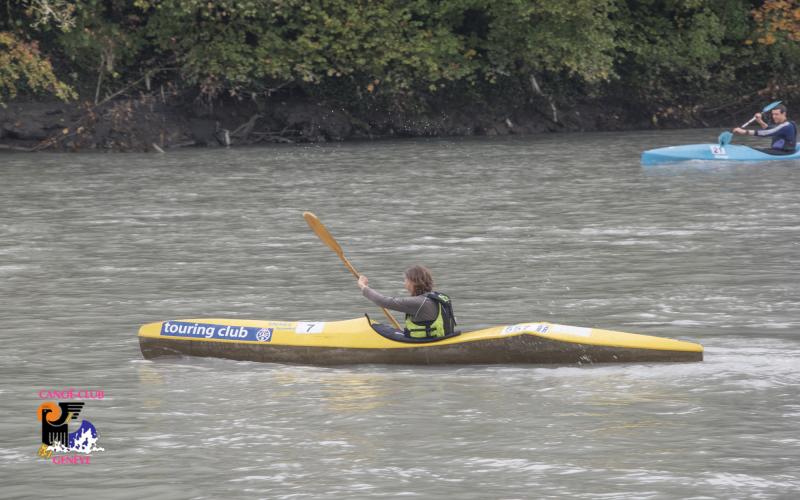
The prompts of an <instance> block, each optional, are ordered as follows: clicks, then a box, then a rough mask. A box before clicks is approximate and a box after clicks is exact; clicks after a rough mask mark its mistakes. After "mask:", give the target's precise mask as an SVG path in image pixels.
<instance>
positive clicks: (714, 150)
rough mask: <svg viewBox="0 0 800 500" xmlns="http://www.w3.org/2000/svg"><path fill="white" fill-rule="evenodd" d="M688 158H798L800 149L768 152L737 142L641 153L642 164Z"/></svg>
mask: <svg viewBox="0 0 800 500" xmlns="http://www.w3.org/2000/svg"><path fill="white" fill-rule="evenodd" d="M688 160H700V161H709V160H722V161H766V160H783V161H786V160H800V149H798V150H795V152H794V153H789V154H770V153H765V152H764V151H762V150H760V149H755V148H751V147H750V146H742V145H739V144H726V145H725V146H720V145H719V144H687V145H684V146H669V147H666V148H658V149H650V150H648V151H645V152H643V153H642V165H643V166H649V165H660V164H662V163H673V162H679V161H688Z"/></svg>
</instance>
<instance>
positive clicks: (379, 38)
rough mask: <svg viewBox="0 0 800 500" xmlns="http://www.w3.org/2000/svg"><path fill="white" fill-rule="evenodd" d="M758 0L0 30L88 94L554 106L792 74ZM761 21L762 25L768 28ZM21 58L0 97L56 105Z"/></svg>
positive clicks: (251, 7)
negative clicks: (471, 98)
mask: <svg viewBox="0 0 800 500" xmlns="http://www.w3.org/2000/svg"><path fill="white" fill-rule="evenodd" d="M761 3H763V2H755V1H753V2H749V1H745V0H572V1H571V2H564V1H563V0H436V1H434V0H403V1H400V0H386V1H375V0H134V1H133V2H131V1H125V0H22V1H21V2H11V1H10V0H6V10H7V11H8V12H9V14H10V15H9V16H7V17H8V20H6V21H0V30H3V29H5V30H6V31H7V32H8V33H10V35H8V36H11V37H12V39H13V40H16V42H14V43H16V44H17V48H18V50H17V52H15V54H17V57H19V54H21V53H22V52H20V50H22V49H20V47H26V49H25V50H27V53H30V54H34V55H35V57H39V58H40V59H41V60H42V61H46V60H47V57H45V56H44V55H43V54H49V55H50V57H51V58H55V59H52V60H55V61H57V62H58V64H56V65H55V66H56V68H57V70H59V71H64V72H65V73H75V74H77V75H78V78H79V79H80V80H81V81H83V82H84V85H83V87H82V88H85V89H92V90H94V89H95V88H98V87H100V85H101V82H102V83H103V84H104V85H107V86H109V87H113V88H115V89H116V88H122V87H124V86H126V85H129V84H131V83H132V82H136V81H138V80H140V79H142V77H143V76H144V75H148V77H150V76H152V75H156V76H155V77H156V78H160V79H161V80H162V82H163V81H169V82H170V83H172V84H174V85H175V86H176V87H177V88H179V89H184V90H194V91H197V92H198V93H199V94H200V95H203V96H206V97H209V98H213V97H217V96H220V95H234V96H242V95H247V94H250V93H268V92H270V91H271V90H272V89H276V88H292V89H294V90H297V91H300V92H304V93H306V94H314V95H321V96H324V95H326V93H331V94H336V95H337V96H344V98H347V99H351V100H352V99H358V100H364V99H368V98H370V96H372V97H375V98H389V99H396V100H404V99H406V100H409V99H410V100H414V99H431V98H432V99H437V98H441V97H445V96H451V94H452V93H454V92H462V93H469V94H470V95H475V93H477V94H480V95H489V94H491V93H492V92H495V91H496V90H497V89H499V88H501V87H502V88H503V89H507V88H508V86H509V85H516V87H517V88H518V89H520V90H521V91H523V92H527V93H531V92H534V91H535V90H534V89H533V88H532V84H531V81H532V80H531V77H534V78H535V80H536V82H538V83H540V84H541V86H542V89H543V90H544V91H545V92H546V93H548V94H551V95H555V96H556V97H558V96H567V95H573V96H574V95H577V94H579V93H582V92H588V91H593V92H598V91H602V89H609V88H617V89H622V92H624V95H625V96H626V97H627V98H629V99H630V100H631V101H632V102H638V103H644V102H650V103H669V102H672V101H676V100H692V99H699V98H701V97H703V96H706V95H709V94H713V93H716V94H722V93H726V92H731V91H734V90H733V89H735V84H737V83H739V84H740V85H741V83H742V82H746V84H747V85H748V88H750V89H751V91H752V90H757V89H758V88H759V85H763V84H764V80H771V79H772V78H773V77H774V76H775V75H776V74H780V73H782V71H781V70H782V68H784V67H788V68H792V69H793V68H795V67H796V65H797V63H798V62H800V53H798V52H799V51H800V49H798V44H797V43H792V44H790V43H773V44H759V43H755V44H753V43H751V44H747V43H746V41H747V40H749V39H751V38H753V39H755V38H756V37H757V36H759V35H758V33H762V34H763V33H764V27H763V26H759V25H758V23H759V18H758V14H754V12H755V13H758V12H761V11H763V9H761V11H759V10H758V9H756V8H755V7H756V6H757V5H760V4H761ZM772 4H775V5H783V4H782V3H780V2H777V1H775V2H772ZM48 9H49V10H48ZM784 10H785V9H784ZM773 11H775V9H773ZM773 11H769V12H768V13H767V14H769V15H767V14H764V15H763V16H762V18H763V19H774V18H775V16H774V15H773V14H772V12H773ZM786 12H789V11H786ZM778 13H779V14H783V11H778ZM790 14H792V15H794V14H793V11H792V12H790ZM754 16H755V18H754ZM784 17H785V16H784ZM781 19H783V18H781ZM787 19H788V18H787ZM764 22H765V21H764ZM787 22H788V21H787ZM788 26H789V28H787V30H788V29H790V28H791V29H794V28H792V26H793V25H788ZM773 31H774V30H773ZM23 32H24V34H22V33H23ZM784 32H786V30H784V31H781V33H784ZM12 33H13V34H12ZM792 33H793V32H792ZM762 38H763V37H762ZM33 41H38V42H39V47H41V52H38V51H37V50H35V49H36V45H35V44H33V43H32V42H33ZM9 43H10V42H6V45H7V46H9V45H8V44H9ZM20 43H22V44H23V45H19V44H20ZM6 57H7V56H6ZM21 60H22V59H17V60H16V61H17V62H15V63H14V64H16V66H14V67H13V68H12V66H11V65H10V64H9V65H8V69H4V72H3V73H0V75H2V77H1V78H3V80H0V86H2V87H0V88H3V89H5V90H4V92H5V94H6V95H7V96H10V95H11V92H12V91H11V90H10V89H12V88H13V89H15V90H14V92H16V89H18V88H26V89H27V90H30V91H38V92H41V91H48V92H53V93H58V92H61V95H66V94H65V93H64V88H63V87H59V86H58V85H56V84H55V83H53V82H54V81H56V82H57V79H55V77H54V76H53V77H52V78H53V79H54V80H53V81H49V83H47V84H42V83H41V82H43V81H44V80H41V79H37V78H35V77H34V78H29V77H28V76H26V75H27V74H28V73H30V74H31V75H33V74H34V73H36V71H39V72H40V73H42V74H44V73H43V72H45V70H44V67H43V66H25V67H26V68H28V69H25V70H23V69H21V68H22V67H21V66H20V64H21V63H20V61H21ZM34 68H38V69H34ZM754 69H757V71H754ZM165 70H169V71H165ZM50 71H51V74H52V70H50ZM147 81H148V82H149V81H150V79H149V78H148V80H147ZM15 82H28V83H27V84H24V85H22V87H19V86H18V85H16V83H15ZM501 82H502V85H500V84H501ZM513 82H516V83H513ZM3 85H4V86H3ZM59 89H60V90H59ZM111 90H112V89H111V88H109V90H108V92H109V93H110V92H111Z"/></svg>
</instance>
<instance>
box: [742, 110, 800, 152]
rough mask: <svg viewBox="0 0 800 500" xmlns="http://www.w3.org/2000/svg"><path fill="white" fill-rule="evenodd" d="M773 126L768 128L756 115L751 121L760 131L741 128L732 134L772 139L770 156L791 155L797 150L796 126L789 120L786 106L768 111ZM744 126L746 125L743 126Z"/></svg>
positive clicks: (758, 114) (759, 116) (759, 114)
mask: <svg viewBox="0 0 800 500" xmlns="http://www.w3.org/2000/svg"><path fill="white" fill-rule="evenodd" d="M770 114H771V117H772V123H773V126H772V127H770V126H769V125H768V124H767V122H765V121H764V119H763V118H762V116H761V113H760V112H759V113H756V114H755V116H753V120H750V122H748V124H749V123H751V122H752V121H756V122H757V123H758V124H759V125H760V126H761V130H748V129H746V128H743V127H736V128H735V129H733V133H734V134H739V135H754V136H758V137H772V145H771V146H770V149H769V151H768V152H769V153H771V154H791V153H794V152H795V150H796V149H797V124H795V123H794V122H793V121H791V120H789V117H788V114H787V110H786V106H784V105H783V104H778V105H777V106H775V107H774V108H772V110H770ZM745 126H746V125H745Z"/></svg>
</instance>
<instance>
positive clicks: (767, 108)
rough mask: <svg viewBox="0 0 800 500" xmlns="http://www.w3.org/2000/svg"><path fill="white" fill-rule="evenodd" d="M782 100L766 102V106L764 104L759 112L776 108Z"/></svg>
mask: <svg viewBox="0 0 800 500" xmlns="http://www.w3.org/2000/svg"><path fill="white" fill-rule="evenodd" d="M782 102H783V101H775V102H771V103H769V104H767V105H766V106H764V109H762V110H761V112H762V113H766V112H767V111H772V110H773V109H775V108H777V107H778V106H780V104H781V103H782Z"/></svg>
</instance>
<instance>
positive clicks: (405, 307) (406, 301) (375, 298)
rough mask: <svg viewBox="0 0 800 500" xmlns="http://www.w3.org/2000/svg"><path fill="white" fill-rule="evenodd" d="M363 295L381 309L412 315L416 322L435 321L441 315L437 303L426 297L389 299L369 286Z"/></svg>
mask: <svg viewBox="0 0 800 500" xmlns="http://www.w3.org/2000/svg"><path fill="white" fill-rule="evenodd" d="M361 293H362V294H363V295H364V297H366V298H368V299H369V300H371V301H372V302H374V303H375V304H377V305H379V306H381V307H385V308H386V309H391V310H392V311H400V312H403V313H406V314H410V315H411V319H412V320H413V321H415V322H419V321H433V320H434V319H436V315H437V314H438V313H439V308H438V307H437V304H436V301H433V300H431V299H429V298H428V297H427V296H425V295H416V296H414V297H387V296H386V295H383V294H382V293H380V292H378V291H376V290H373V289H372V288H370V287H368V286H365V287H364V289H363V290H362V291H361Z"/></svg>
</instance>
